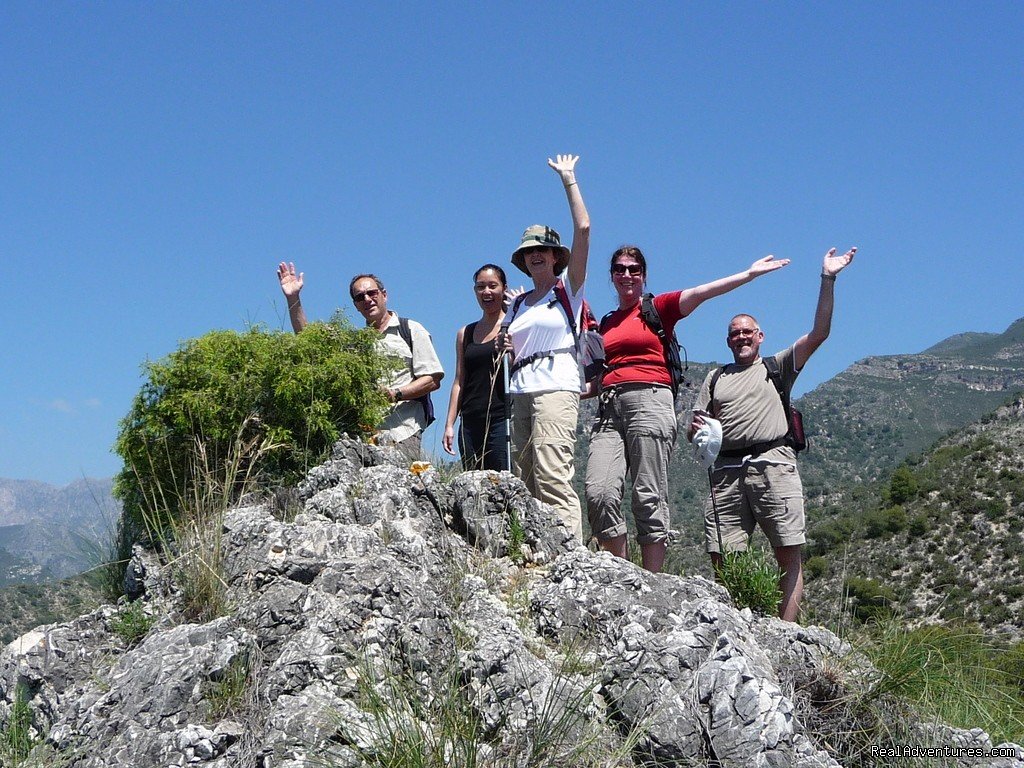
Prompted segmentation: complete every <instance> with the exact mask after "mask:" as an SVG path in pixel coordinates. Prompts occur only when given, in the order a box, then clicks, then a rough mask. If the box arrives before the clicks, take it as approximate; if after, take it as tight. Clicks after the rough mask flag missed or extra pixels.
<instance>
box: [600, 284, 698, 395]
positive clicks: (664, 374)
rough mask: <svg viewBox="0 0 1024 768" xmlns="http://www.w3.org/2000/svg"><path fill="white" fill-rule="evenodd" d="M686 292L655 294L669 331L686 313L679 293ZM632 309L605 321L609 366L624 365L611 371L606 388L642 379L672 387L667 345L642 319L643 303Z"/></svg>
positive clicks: (606, 355)
mask: <svg viewBox="0 0 1024 768" xmlns="http://www.w3.org/2000/svg"><path fill="white" fill-rule="evenodd" d="M681 293H682V291H672V292H671V293H661V294H658V295H657V296H655V297H654V308H655V309H656V310H658V317H660V318H661V324H662V325H663V326H665V332H666V333H668V334H671V333H672V329H673V328H675V325H676V323H677V322H679V320H681V319H682V315H681V314H680V312H679V294H681ZM641 303H642V302H637V304H636V306H635V307H632V308H631V309H625V310H623V309H616V310H615V311H614V312H612V313H610V314H609V315H608V316H607V317H605V318H604V319H603V321H602V323H601V335H602V336H603V337H604V353H605V358H606V362H607V363H608V365H619V364H622V363H625V365H622V367H621V368H614V369H613V370H610V371H608V372H607V373H606V374H605V375H604V378H603V379H602V381H601V383H602V386H605V387H613V386H615V385H616V384H626V383H627V382H628V383H633V382H642V383H645V384H664V385H665V386H666V387H670V386H672V377H671V376H670V375H669V372H668V367H667V366H666V365H665V348H664V347H663V346H662V344H661V340H660V339H659V338H658V336H657V335H656V334H655V333H654V331H652V330H651V329H650V328H648V327H647V324H646V323H644V321H643V320H642V319H641V318H640V305H641Z"/></svg>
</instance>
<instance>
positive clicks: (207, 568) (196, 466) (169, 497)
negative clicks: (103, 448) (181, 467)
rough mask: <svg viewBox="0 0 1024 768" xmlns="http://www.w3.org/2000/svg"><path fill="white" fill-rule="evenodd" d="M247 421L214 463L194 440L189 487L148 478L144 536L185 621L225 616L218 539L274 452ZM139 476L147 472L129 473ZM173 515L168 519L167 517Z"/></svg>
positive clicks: (225, 583)
mask: <svg viewBox="0 0 1024 768" xmlns="http://www.w3.org/2000/svg"><path fill="white" fill-rule="evenodd" d="M254 418H255V417H249V418H247V419H246V420H244V421H243V423H242V424H241V425H240V426H239V427H238V431H237V433H236V435H235V439H234V441H233V442H232V443H231V444H230V445H229V446H228V448H227V449H226V451H223V452H222V456H223V458H222V459H221V460H220V462H219V463H217V462H215V461H214V459H213V457H211V456H210V454H209V452H208V451H207V446H206V444H205V443H203V442H202V441H201V440H199V439H198V438H195V439H194V440H193V450H192V452H191V457H190V467H189V473H188V476H189V481H188V482H187V483H182V484H179V483H176V482H172V483H170V484H169V485H167V486H165V485H164V484H163V483H160V482H154V481H153V478H151V479H150V480H149V481H148V482H147V483H146V484H145V486H144V487H145V488H146V489H147V491H148V492H147V494H146V495H145V496H144V497H143V501H142V504H141V512H142V520H143V523H144V526H145V530H146V534H147V535H148V537H149V538H150V540H151V541H154V542H155V543H156V544H157V545H158V547H159V549H160V551H161V552H162V553H163V555H164V557H165V559H166V562H167V565H168V567H169V569H170V571H171V573H172V574H173V576H174V582H175V585H176V586H177V588H178V590H179V592H178V597H179V605H178V609H179V611H180V612H181V614H182V616H183V618H184V619H185V620H186V621H197V622H204V621H209V620H211V619H213V618H216V617H218V616H223V615H225V614H226V613H227V612H228V610H229V605H228V599H227V592H228V585H227V582H226V581H225V579H224V568H223V566H224V563H223V546H222V535H223V529H224V515H225V513H226V512H227V511H228V509H229V508H230V507H231V505H232V504H233V503H234V502H235V501H236V500H238V499H239V498H241V497H242V496H244V495H245V494H246V493H249V492H250V491H252V490H253V489H254V488H256V487H257V486H258V484H259V476H258V468H259V467H260V466H261V460H262V458H263V457H264V456H265V455H267V454H268V453H271V452H272V451H274V450H276V449H277V448H278V447H279V446H278V445H276V444H275V443H272V442H270V440H269V439H268V438H266V437H263V436H262V435H261V434H260V433H259V431H258V430H253V429H252V428H251V425H250V421H251V420H252V419H254ZM134 470H135V472H136V473H138V474H140V475H141V474H142V473H143V472H145V471H146V468H138V467H136V468H134ZM140 485H141V484H140ZM172 510H173V513H172Z"/></svg>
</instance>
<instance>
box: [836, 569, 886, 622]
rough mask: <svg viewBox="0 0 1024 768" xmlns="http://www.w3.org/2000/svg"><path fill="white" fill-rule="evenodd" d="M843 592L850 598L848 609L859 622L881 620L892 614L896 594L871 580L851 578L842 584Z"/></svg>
mask: <svg viewBox="0 0 1024 768" xmlns="http://www.w3.org/2000/svg"><path fill="white" fill-rule="evenodd" d="M843 592H844V593H846V595H847V596H848V597H849V598H850V603H851V605H850V609H851V612H852V613H853V615H854V616H856V617H857V618H858V619H860V620H861V621H869V620H872V619H882V618H885V617H888V616H891V615H892V614H893V612H894V609H893V603H895V602H896V593H895V592H893V590H892V589H890V588H889V587H887V586H885V585H883V584H879V583H878V582H877V581H875V580H873V579H863V578H860V577H858V576H853V577H851V578H848V579H846V580H845V581H844V582H843Z"/></svg>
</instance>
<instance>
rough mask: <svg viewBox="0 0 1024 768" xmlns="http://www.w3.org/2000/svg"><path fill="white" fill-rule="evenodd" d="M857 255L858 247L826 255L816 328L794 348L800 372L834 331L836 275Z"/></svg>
mask: <svg viewBox="0 0 1024 768" xmlns="http://www.w3.org/2000/svg"><path fill="white" fill-rule="evenodd" d="M856 253H857V248H856V246H855V247H853V248H851V249H850V250H848V251H847V252H846V253H844V254H843V255H842V256H836V249H835V248H831V249H829V252H828V253H826V254H825V260H824V261H823V262H822V264H821V288H819V289H818V306H817V308H816V309H815V310H814V327H813V328H811V332H810V333H807V334H804V335H803V336H801V337H800V338H799V339H797V340H796V344H794V345H793V346H794V347H795V349H794V357H793V364H794V365H795V366H796V369H797V370H798V371H799V370H801V369H802V368H803V367H804V364H805V363H806V362H807V360H808V359H809V358H810V356H811V355H813V354H814V351H815V350H816V349H817V348H818V347H820V346H821V345H822V342H824V341H825V339H827V338H828V335H829V333H830V332H831V330H832V309H833V307H834V306H835V294H834V291H835V287H836V275H838V274H839V273H840V272H842V271H843V270H844V269H846V267H847V265H848V264H849V263H850V262H851V261H853V257H854V255H856Z"/></svg>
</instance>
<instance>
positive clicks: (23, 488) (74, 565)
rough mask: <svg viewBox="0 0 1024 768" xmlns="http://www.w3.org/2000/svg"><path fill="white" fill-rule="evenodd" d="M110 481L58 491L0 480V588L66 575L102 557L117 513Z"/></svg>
mask: <svg viewBox="0 0 1024 768" xmlns="http://www.w3.org/2000/svg"><path fill="white" fill-rule="evenodd" d="M111 486H112V481H111V479H110V478H106V479H101V480H94V479H87V480H77V481H75V482H73V483H71V484H69V485H66V486H64V487H62V488H58V487H56V486H52V485H47V484H46V483H39V482H35V481H32V480H8V479H2V478H0V586H3V585H5V584H14V583H29V582H40V581H48V580H53V579H59V578H63V577H66V576H71V575H73V574H75V573H79V572H81V571H83V570H85V569H86V568H89V567H91V566H92V565H95V563H96V560H97V558H98V557H100V556H101V555H103V554H105V553H106V550H107V549H108V542H109V541H110V538H111V536H112V533H113V531H114V529H115V528H116V525H117V520H118V518H119V516H120V514H121V508H120V504H119V503H118V502H117V501H115V500H114V498H113V497H112V495H111Z"/></svg>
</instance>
